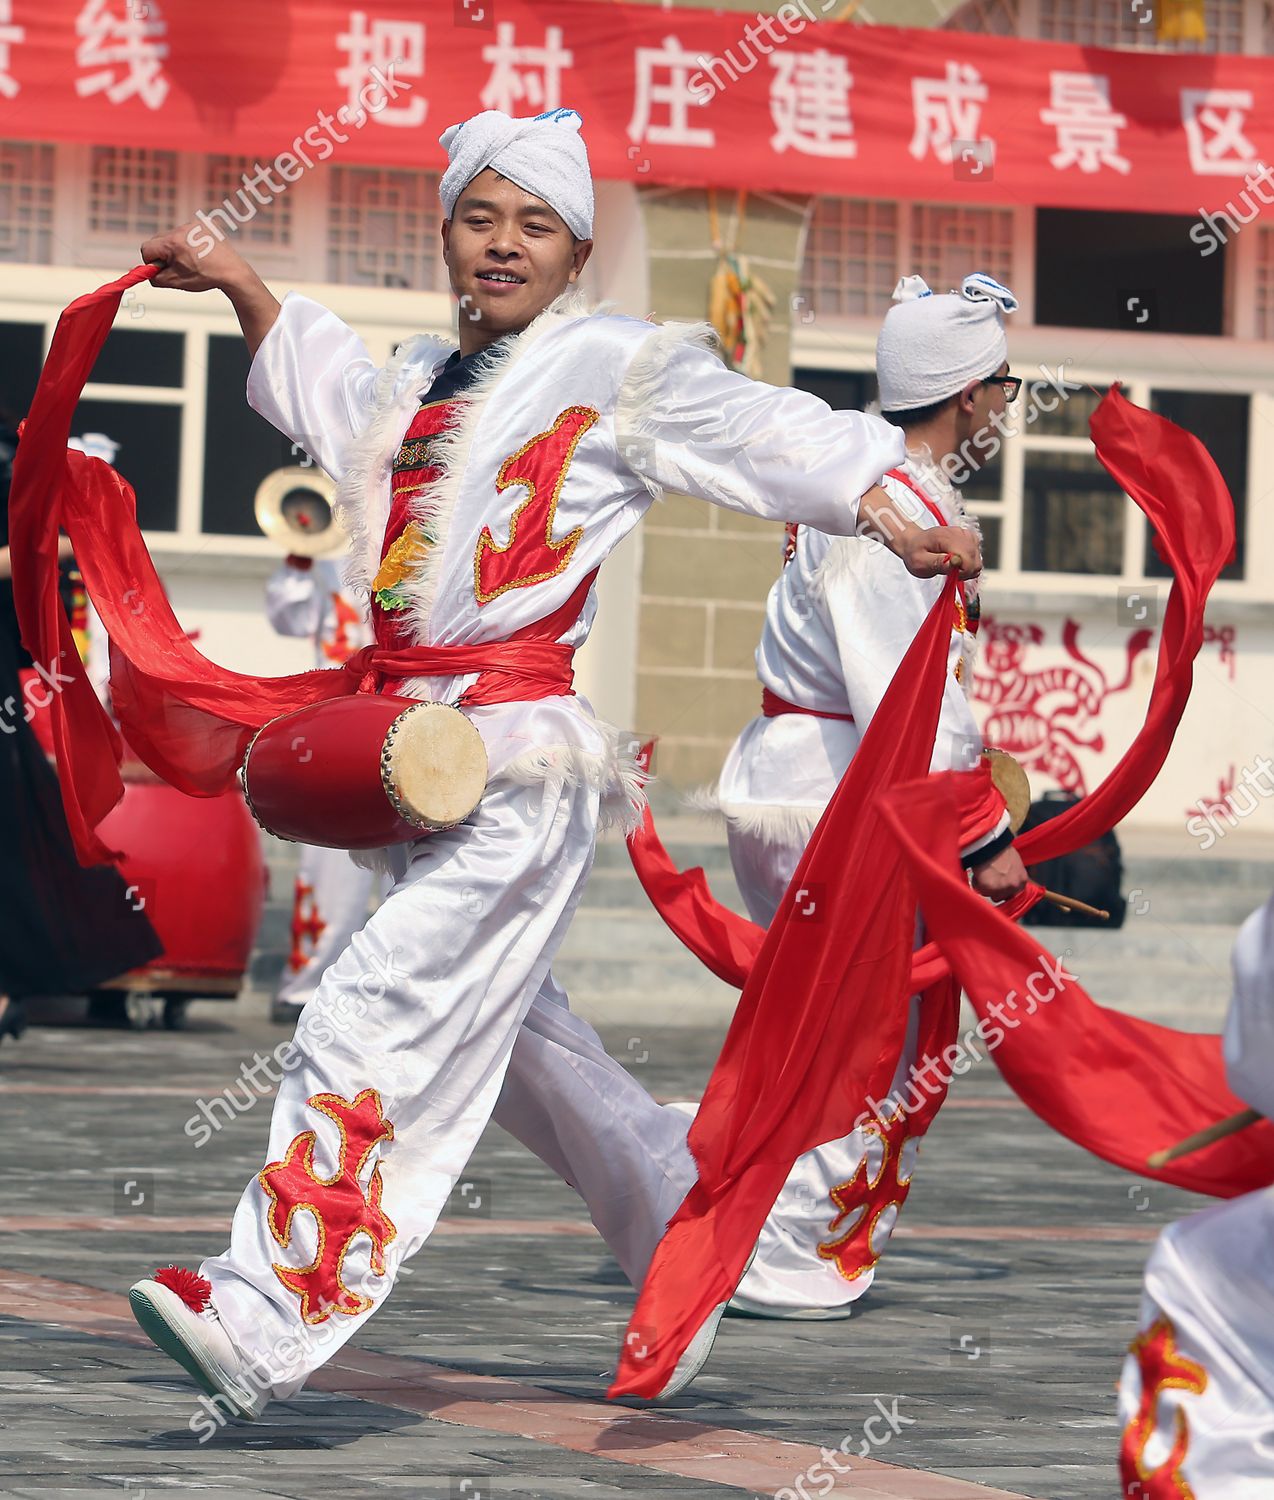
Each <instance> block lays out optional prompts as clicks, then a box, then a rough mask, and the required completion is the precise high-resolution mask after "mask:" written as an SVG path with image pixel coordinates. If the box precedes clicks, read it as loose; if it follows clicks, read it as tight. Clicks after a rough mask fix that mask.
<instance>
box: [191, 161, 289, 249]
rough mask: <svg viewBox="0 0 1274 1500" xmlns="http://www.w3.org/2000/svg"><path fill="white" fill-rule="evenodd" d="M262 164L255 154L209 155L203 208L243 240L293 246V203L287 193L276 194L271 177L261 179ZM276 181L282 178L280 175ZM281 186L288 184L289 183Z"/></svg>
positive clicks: (262, 243)
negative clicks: (265, 179)
mask: <svg viewBox="0 0 1274 1500" xmlns="http://www.w3.org/2000/svg"><path fill="white" fill-rule="evenodd" d="M262 165H263V163H260V162H258V161H256V160H255V158H253V157H251V156H209V157H207V158H205V162H204V192H203V198H204V201H203V204H202V207H203V209H204V211H205V212H206V213H207V214H208V215H209V216H210V218H211V219H212V221H213V223H214V224H216V225H219V226H222V227H224V228H226V229H227V230H228V231H230V232H232V233H235V234H237V235H238V236H239V239H240V241H241V242H243V243H246V244H252V245H270V246H274V247H276V248H277V249H280V250H286V249H290V248H291V245H292V204H291V201H290V199H289V197H288V194H287V192H282V193H275V192H274V191H273V189H272V188H271V186H270V183H269V181H268V180H267V181H260V180H259V179H258V177H257V173H258V169H259V168H260V167H261V166H262ZM275 182H276V183H280V179H279V178H277V177H276V178H275ZM248 183H252V184H253V186H254V187H255V191H254V190H253V187H249V186H247V185H246V184H248ZM280 185H282V186H284V187H286V183H280ZM261 199H265V200H266V201H265V202H264V203H262V202H261V201H260V200H261ZM218 210H220V212H218ZM231 224H233V225H234V226H235V227H234V228H233V229H231V228H230V226H231Z"/></svg>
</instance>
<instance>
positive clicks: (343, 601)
mask: <svg viewBox="0 0 1274 1500" xmlns="http://www.w3.org/2000/svg"><path fill="white" fill-rule="evenodd" d="M265 613H266V618H267V619H268V620H269V622H270V624H271V625H272V626H273V627H274V629H275V630H276V631H277V632H278V633H279V634H280V635H286V636H300V637H302V638H306V639H309V640H311V641H313V643H314V664H315V666H318V667H339V666H341V665H342V663H344V662H345V661H347V660H348V659H349V658H350V657H351V656H352V655H353V654H354V652H355V651H357V650H358V649H359V648H360V647H361V646H365V645H367V644H368V641H369V640H370V631H369V630H368V628H367V624H366V620H365V617H364V611H363V610H361V609H360V608H359V607H358V604H357V603H356V601H355V600H354V599H353V598H352V597H351V596H350V594H349V591H348V590H347V589H346V588H345V586H344V584H343V582H342V580H341V575H340V570H339V568H338V567H337V566H336V564H335V563H333V562H332V561H331V560H330V559H328V558H325V557H319V558H313V557H299V556H295V555H293V556H289V557H287V558H285V559H284V560H283V562H281V563H280V564H279V566H278V567H277V568H276V569H275V570H274V572H273V573H272V574H271V575H270V577H269V578H268V579H267V580H266V585H265ZM382 878H383V877H381V876H378V874H377V873H376V871H375V870H373V869H371V868H370V867H368V866H365V865H359V864H355V863H354V861H353V860H352V859H351V858H350V856H349V854H348V853H347V852H346V851H345V850H344V849H328V848H323V847H320V846H319V845H316V844H302V845H301V850H300V858H299V860H298V862H297V870H296V880H295V882H294V884H293V890H292V921H291V923H290V926H289V932H288V943H289V946H288V956H287V959H286V961H285V962H284V965H283V975H282V978H281V979H280V982H279V988H278V989H277V991H276V992H275V996H274V1000H273V1003H272V1005H271V1007H270V1019H271V1020H272V1021H280V1022H282V1023H283V1024H285V1025H289V1026H294V1025H295V1024H296V1019H297V1017H298V1016H299V1015H300V1014H301V1009H302V1007H303V1006H304V1005H305V1004H306V1002H307V1001H308V1000H309V999H310V998H311V996H312V995H313V994H314V990H315V988H316V986H317V985H318V982H319V980H320V979H321V978H322V976H323V971H324V970H325V969H326V968H327V966H328V965H329V964H331V963H334V962H335V961H336V960H337V959H338V958H339V957H340V956H341V954H342V953H344V951H345V949H346V948H347V947H348V946H349V941H350V939H351V938H352V937H353V936H354V934H355V933H356V932H357V931H358V929H359V928H360V927H361V926H362V925H363V923H364V922H365V921H366V920H367V906H368V903H369V902H370V900H371V895H372V887H373V885H374V884H375V883H376V882H377V881H378V880H381V879H382Z"/></svg>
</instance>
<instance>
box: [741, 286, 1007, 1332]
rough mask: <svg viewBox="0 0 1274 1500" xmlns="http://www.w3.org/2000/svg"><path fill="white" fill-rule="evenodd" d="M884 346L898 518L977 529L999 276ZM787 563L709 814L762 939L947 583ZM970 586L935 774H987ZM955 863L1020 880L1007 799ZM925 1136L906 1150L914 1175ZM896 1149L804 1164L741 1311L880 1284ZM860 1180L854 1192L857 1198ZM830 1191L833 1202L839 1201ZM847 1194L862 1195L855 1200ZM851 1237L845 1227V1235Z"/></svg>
mask: <svg viewBox="0 0 1274 1500" xmlns="http://www.w3.org/2000/svg"><path fill="white" fill-rule="evenodd" d="M894 299H895V300H894V305H893V307H891V308H890V310H889V313H888V314H887V316H886V318H885V321H884V325H883V327H882V328H881V332H880V337H879V339H878V341H877V345H876V370H877V377H878V380H879V385H880V403H881V408H882V410H883V412H884V414H885V416H886V417H887V419H888V420H889V421H890V422H891V423H893V424H895V425H896V426H897V427H898V428H899V429H900V430H901V431H902V432H903V434H904V435H905V438H906V445H907V451H906V457H905V459H904V461H903V462H902V463H901V464H900V465H898V466H897V467H896V468H894V469H893V470H892V471H891V472H890V473H889V474H887V475H886V476H885V478H884V480H883V481H882V483H883V486H884V488H885V490H886V492H887V493H888V495H889V497H890V500H891V501H892V502H893V505H894V507H895V508H896V509H897V510H898V511H899V513H900V514H903V515H905V516H906V517H907V518H908V520H909V521H911V522H912V523H913V524H914V525H916V526H919V527H931V528H934V530H935V533H936V532H937V531H938V529H939V528H941V529H945V528H947V527H951V526H957V527H962V526H968V525H970V524H976V523H972V522H971V518H969V517H968V516H967V515H966V513H965V509H964V505H963V502H962V500H961V497H960V494H959V491H958V490H956V489H955V488H954V487H953V485H952V484H951V481H950V479H949V478H948V475H949V474H950V473H951V472H953V471H958V467H959V465H960V464H961V463H962V462H964V461H965V460H966V459H968V460H970V461H971V466H972V467H976V453H977V452H979V451H981V448H980V446H979V444H978V441H977V440H978V436H979V434H981V433H982V432H983V431H985V430H987V425H988V422H989V421H990V419H991V417H992V414H993V413H995V414H998V413H1001V412H1003V410H1004V407H1005V402H1006V399H1007V397H1008V394H1009V392H1010V391H1012V392H1013V393H1016V388H1017V386H1018V384H1019V382H1018V381H1017V380H1015V379H1014V378H1013V377H1012V376H1010V375H1009V374H1008V357H1007V356H1008V347H1007V342H1006V339H1005V333H1004V316H1003V315H1004V313H1006V312H1012V311H1013V310H1014V309H1015V308H1016V306H1017V301H1016V299H1015V298H1014V297H1013V295H1012V293H1011V292H1009V291H1008V289H1007V288H1006V287H1002V286H1001V285H1000V284H999V283H998V282H995V281H993V280H992V279H991V278H990V277H989V276H981V275H974V276H968V277H966V278H965V280H964V283H963V286H962V288H961V290H960V292H958V293H952V294H951V295H949V296H934V295H933V294H932V293H931V292H930V291H929V289H928V287H927V286H926V285H925V283H924V282H923V281H922V280H921V278H920V277H919V276H908V277H906V278H904V280H902V281H901V282H899V284H898V287H897V289H896V290H895V292H894ZM784 556H785V565H784V568H783V571H782V573H781V574H780V576H779V578H778V581H777V582H776V583H775V584H774V586H773V588H772V589H771V590H770V596H769V600H768V602H767V605H766V620H765V627H764V629H763V631H762V634H761V642H760V645H759V646H758V647H757V652H756V662H757V675H758V676H759V677H760V679H761V685H762V697H763V705H762V712H761V714H760V715H759V716H758V717H757V718H755V719H753V720H752V722H751V723H750V724H748V725H747V727H746V728H745V729H744V730H743V732H742V733H741V734H740V736H739V738H738V740H737V741H736V742H735V744H734V746H733V747H732V749H731V751H730V753H729V755H728V757H727V758H726V762H725V766H724V768H723V770H722V773H721V777H720V780H719V782H718V784H717V788H716V793H715V797H714V799H713V800H714V802H715V803H716V805H717V806H718V807H719V809H720V811H721V812H722V813H723V814H724V816H725V819H726V824H727V829H728V837H729V842H730V858H731V862H732V864H733V866H734V874H735V879H736V881H737V883H738V886H739V890H740V892H741V894H742V896H743V899H744V901H745V902H746V904H747V907H748V911H749V913H750V915H751V917H752V919H753V920H754V921H756V922H758V923H761V924H762V925H764V926H768V925H769V923H770V922H771V920H772V919H773V917H774V914H775V912H776V911H777V910H778V906H779V903H780V901H781V900H782V899H783V896H784V893H785V892H786V890H787V888H788V884H789V882H790V880H791V878H792V875H793V873H794V872H795V870H796V866H797V864H798V862H799V861H800V858H801V855H802V854H803V853H804V851H805V846H806V844H807V843H808V841H809V837H810V834H811V833H812V832H813V830H814V826H815V824H816V823H817V822H818V820H819V818H820V817H821V816H822V814H823V810H824V809H825V808H826V806H827V804H828V802H829V801H830V799H831V796H832V793H833V792H834V791H835V790H836V786H837V783H838V782H839V780H840V778H841V777H842V776H843V775H844V773H845V770H846V768H847V767H848V765H849V763H850V761H851V760H852V758H853V756H854V752H855V751H856V750H857V748H858V745H859V743H860V742H861V740H862V737H863V734H864V732H865V731H866V728H867V725H868V724H869V723H870V721H871V718H872V715H873V714H874V713H875V711H876V709H877V707H878V706H879V704H880V701H881V699H882V697H883V696H884V694H885V690H886V688H887V687H888V686H889V682H890V679H891V678H892V677H893V675H894V672H895V671H896V670H897V668H898V665H899V663H900V662H901V661H902V658H903V656H904V654H905V653H906V650H907V648H908V646H910V645H911V642H912V640H913V639H914V637H915V635H916V632H917V631H918V630H919V629H920V626H921V625H922V624H923V622H924V620H925V617H926V616H927V615H928V613H929V611H930V609H931V608H932V606H933V604H934V601H935V600H936V599H937V597H938V593H939V591H940V589H941V587H942V582H941V579H938V578H933V579H924V578H917V577H914V576H912V575H911V574H910V573H908V571H907V569H906V568H904V567H903V566H902V565H901V564H900V563H899V561H898V559H897V558H896V557H894V556H893V555H892V554H891V553H890V552H888V551H887V550H886V549H885V548H884V547H882V546H880V545H879V544H874V545H869V546H864V545H863V544H862V543H861V542H857V541H852V540H846V539H844V538H843V537H840V536H836V535H830V534H828V533H827V532H825V531H823V530H821V529H819V528H817V527H813V526H799V527H798V526H789V528H788V538H787V546H786V549H785V553H784ZM977 607H978V605H977V580H973V581H970V582H969V583H967V584H965V585H963V586H962V588H961V593H960V596H959V598H958V600H957V604H956V611H955V619H954V620H953V622H952V631H951V644H950V671H949V672H948V674H947V682H946V691H945V693H944V695H943V700H942V709H941V716H940V719H939V723H938V733H937V737H936V740H935V744H934V752H933V769H934V770H935V771H943V770H960V769H968V768H969V767H970V766H972V765H975V764H976V763H977V757H978V755H979V754H980V752H981V750H982V737H981V734H980V733H979V730H978V726H977V723H976V721H975V720H974V717H973V711H972V709H971V708H970V706H969V700H968V696H967V694H968V689H969V683H970V680H971V678H972V672H973V658H974V650H975V632H976V629H977ZM997 804H998V805H997V807H996V809H995V811H994V812H993V813H991V814H989V821H988V825H987V826H986V827H984V828H979V829H977V830H976V832H975V836H974V837H973V838H972V840H971V842H970V843H969V844H968V846H967V847H966V848H965V849H964V850H963V851H962V852H963V855H964V864H965V867H966V868H967V869H970V870H971V871H972V879H973V884H974V886H975V887H976V888H977V889H978V890H979V891H980V892H981V893H982V894H983V895H985V896H988V897H990V898H991V899H992V900H997V901H998V900H1002V899H1005V898H1006V897H1008V896H1011V895H1014V894H1016V892H1018V891H1019V890H1020V889H1021V888H1022V886H1023V884H1024V883H1025V879H1026V872H1025V870H1024V869H1023V867H1022V862H1021V860H1020V859H1019V858H1018V855H1017V852H1016V851H1015V850H1014V849H1013V848H1012V833H1011V831H1010V830H1009V826H1008V815H1007V813H1006V812H1004V810H1003V801H1002V799H997ZM911 1004H912V1015H911V1022H910V1028H909V1032H908V1040H907V1050H906V1052H905V1053H904V1056H903V1059H902V1062H901V1063H900V1065H899V1070H898V1074H897V1076H896V1078H895V1081H894V1086H895V1088H897V1087H898V1086H899V1085H901V1084H902V1083H903V1081H904V1080H905V1079H906V1077H907V1075H908V1072H909V1070H910V1068H911V1066H912V1064H913V1063H914V1062H915V1060H916V1057H915V1043H916V1036H917V1025H918V1007H919V996H913V997H912V1002H911ZM920 1133H921V1132H920V1130H919V1129H917V1131H916V1132H915V1133H913V1134H912V1135H911V1136H910V1138H909V1139H908V1141H907V1142H906V1144H905V1145H904V1146H903V1147H902V1148H901V1152H902V1161H901V1164H895V1165H896V1166H897V1167H898V1173H897V1175H898V1180H899V1182H900V1183H901V1182H905V1181H907V1180H908V1178H909V1174H910V1172H911V1170H912V1165H913V1162H914V1156H915V1152H916V1151H917V1150H918V1149H919V1146H918V1140H919V1134H920ZM886 1154H887V1153H886V1147H885V1146H884V1144H883V1142H882V1140H881V1139H880V1138H879V1137H878V1136H876V1135H874V1134H873V1133H872V1132H867V1133H864V1132H863V1131H862V1130H856V1131H854V1132H853V1133H852V1134H851V1135H849V1136H846V1137H845V1138H844V1139H842V1140H839V1141H833V1142H830V1143H828V1144H827V1145H825V1146H820V1147H818V1148H817V1149H816V1150H814V1151H811V1152H809V1153H808V1154H807V1155H806V1156H803V1157H802V1158H801V1160H800V1161H799V1162H798V1163H797V1165H796V1167H795V1169H794V1170H793V1173H792V1175H791V1177H790V1178H789V1179H788V1182H787V1184H786V1186H785V1187H784V1189H783V1192H782V1194H781V1195H780V1196H779V1199H778V1201H777V1203H776V1204H775V1207H774V1210H773V1212H772V1213H771V1215H770V1218H769V1220H768V1222H767V1224H766V1226H765V1229H764V1231H763V1232H762V1235H761V1238H760V1241H759V1243H758V1248H757V1254H756V1258H755V1260H754V1261H753V1264H752V1266H751V1269H750V1270H749V1271H748V1273H747V1275H746V1276H745V1277H744V1278H743V1280H742V1281H741V1282H740V1285H739V1289H738V1291H737V1293H736V1294H735V1297H734V1299H733V1300H732V1302H731V1304H730V1305H731V1307H732V1309H734V1310H735V1311H737V1312H742V1313H750V1314H752V1315H754V1316H758V1317H772V1318H836V1317H848V1316H849V1313H850V1309H851V1308H852V1306H853V1303H854V1302H855V1301H856V1300H857V1299H858V1298H859V1297H861V1296H862V1294H863V1293H864V1292H865V1291H866V1290H867V1288H868V1287H869V1286H870V1285H871V1282H872V1279H873V1277H874V1275H875V1261H876V1259H878V1257H879V1254H880V1252H881V1251H883V1249H884V1246H885V1243H886V1241H887V1238H888V1235H889V1232H890V1231H891V1229H892V1226H893V1223H894V1220H895V1219H896V1218H897V1209H896V1208H891V1207H890V1206H889V1205H888V1204H887V1203H886V1205H885V1207H884V1211H883V1213H882V1214H881V1217H880V1218H879V1219H878V1221H877V1222H876V1223H875V1224H874V1226H873V1227H872V1228H871V1229H870V1230H869V1232H868V1240H867V1242H866V1243H865V1244H864V1243H862V1242H861V1237H860V1236H856V1235H854V1234H853V1233H852V1231H853V1230H854V1229H855V1228H856V1227H857V1226H856V1225H855V1223H854V1216H855V1214H857V1213H858V1212H859V1211H860V1209H861V1212H862V1213H863V1214H871V1215H874V1214H875V1208H874V1207H872V1206H871V1205H866V1204H865V1203H863V1202H860V1201H859V1200H860V1199H861V1198H862V1188H863V1187H864V1185H866V1184H868V1183H874V1182H875V1181H876V1180H878V1179H879V1178H880V1177H881V1175H882V1174H883V1172H884V1169H885V1166H886V1165H887V1162H886V1161H885V1160H884V1159H883V1157H884V1156H885V1155H886ZM855 1180H857V1189H856V1188H855V1186H854V1184H855ZM833 1195H836V1196H833ZM851 1199H852V1200H853V1201H852V1202H851ZM846 1232H849V1233H848V1234H847V1233H846Z"/></svg>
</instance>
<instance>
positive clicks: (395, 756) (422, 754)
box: [381, 703, 487, 829]
mask: <svg viewBox="0 0 1274 1500" xmlns="http://www.w3.org/2000/svg"><path fill="white" fill-rule="evenodd" d="M381 778H382V780H383V781H384V784H385V792H386V794H387V795H388V797H389V800H390V801H391V802H392V803H393V804H394V807H395V808H396V810H397V811H398V813H399V814H400V815H401V816H402V817H404V818H406V819H407V820H408V821H409V822H411V823H414V824H416V826H417V827H418V828H431V829H440V828H454V827H455V825H456V824H457V823H463V822H464V820H465V819H466V818H467V817H468V816H469V814H470V813H471V812H472V811H473V810H474V808H475V807H477V805H478V803H479V802H480V801H481V799H482V794H483V792H484V791H485V790H486V786H487V748H486V746H485V745H484V744H483V743H482V736H481V735H480V734H479V733H478V731H477V730H476V729H475V728H474V727H473V725H472V724H471V723H470V722H469V720H468V719H467V718H466V717H465V716H464V714H462V713H461V712H460V710H459V709H456V708H452V707H451V706H450V705H449V704H446V703H417V704H414V705H413V706H412V707H411V708H409V709H407V710H406V711H405V712H404V713H401V714H399V716H398V717H397V718H396V719H395V720H394V722H393V723H392V724H391V725H390V726H389V732H388V733H387V734H386V736H385V746H384V749H383V751H382V752H381Z"/></svg>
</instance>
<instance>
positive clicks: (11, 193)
mask: <svg viewBox="0 0 1274 1500" xmlns="http://www.w3.org/2000/svg"><path fill="white" fill-rule="evenodd" d="M52 233H53V147H52V146H45V145H41V144H39V143H37V142H34V141H0V261H10V262H12V261H18V262H22V263H25V264H27V265H37V266H43V265H48V264H49V261H50V260H51V259H52V250H53V244H52Z"/></svg>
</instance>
